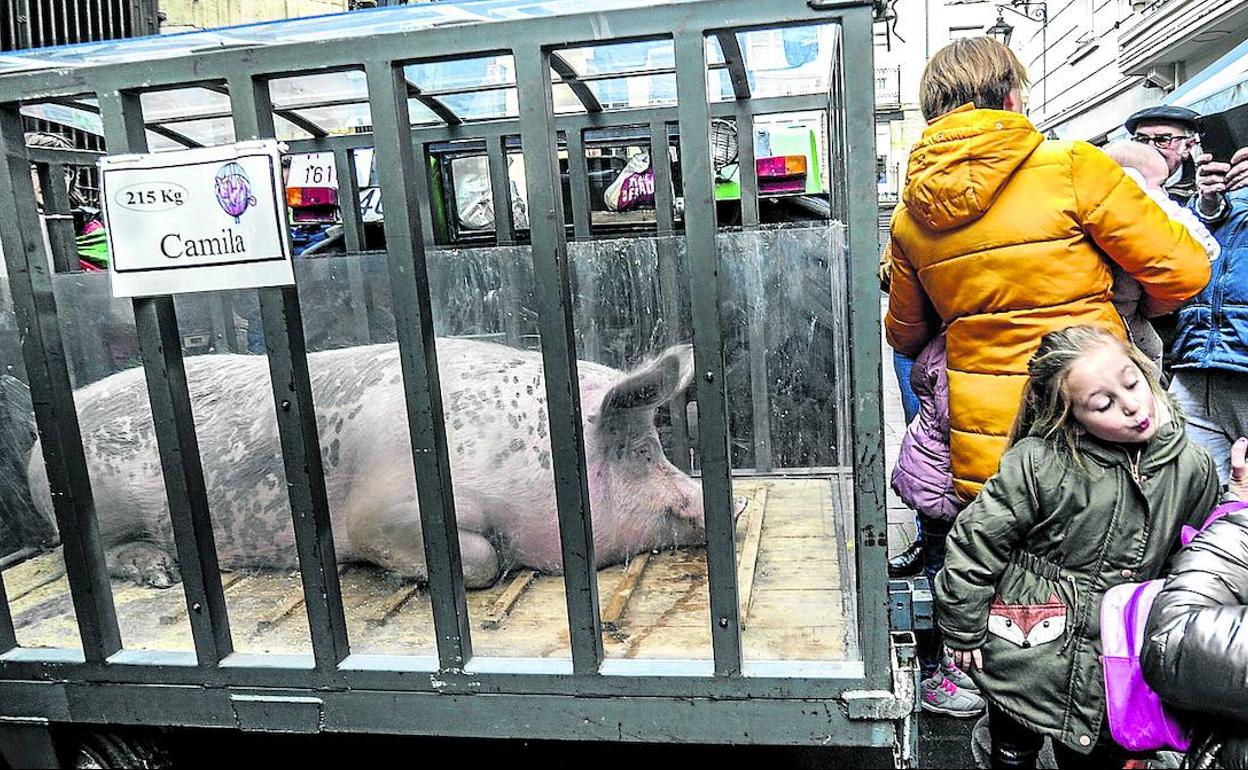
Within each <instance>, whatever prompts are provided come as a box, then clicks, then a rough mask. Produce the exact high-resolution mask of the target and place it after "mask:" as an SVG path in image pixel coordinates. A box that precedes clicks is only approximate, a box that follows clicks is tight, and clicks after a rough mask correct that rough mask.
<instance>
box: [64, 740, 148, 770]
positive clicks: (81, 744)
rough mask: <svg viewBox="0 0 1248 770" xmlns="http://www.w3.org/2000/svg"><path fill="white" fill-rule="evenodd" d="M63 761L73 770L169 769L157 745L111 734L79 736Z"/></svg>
mask: <svg viewBox="0 0 1248 770" xmlns="http://www.w3.org/2000/svg"><path fill="white" fill-rule="evenodd" d="M67 759H68V760H69V761H70V763H71V766H72V767H75V768H141V769H142V770H157V769H159V768H168V767H173V762H172V760H171V759H170V757H169V755H168V754H167V753H166V752H165V750H164V748H163V747H162V746H161V745H160V743H159V741H156V740H153V739H151V738H148V737H146V736H144V737H140V736H129V735H121V734H118V733H113V732H84V733H79V734H78V736H77V740H76V742H75V745H74V749H73V752H72V753H71V754H70V755H69V756H68V757H67Z"/></svg>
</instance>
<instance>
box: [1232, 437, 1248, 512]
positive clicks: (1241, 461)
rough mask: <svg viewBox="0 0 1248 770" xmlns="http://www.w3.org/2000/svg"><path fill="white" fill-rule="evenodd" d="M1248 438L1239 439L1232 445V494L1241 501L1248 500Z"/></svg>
mask: <svg viewBox="0 0 1248 770" xmlns="http://www.w3.org/2000/svg"><path fill="white" fill-rule="evenodd" d="M1245 455H1248V438H1239V439H1237V440H1236V441H1235V443H1234V444H1232V445H1231V484H1230V490H1229V491H1230V493H1231V494H1232V495H1234V496H1235V497H1236V498H1237V499H1239V500H1248V461H1246V460H1245Z"/></svg>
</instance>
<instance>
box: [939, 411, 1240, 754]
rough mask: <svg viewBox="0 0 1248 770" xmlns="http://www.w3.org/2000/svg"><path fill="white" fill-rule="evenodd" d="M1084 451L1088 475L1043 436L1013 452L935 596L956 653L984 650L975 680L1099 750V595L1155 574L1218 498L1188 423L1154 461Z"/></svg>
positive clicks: (1032, 719)
mask: <svg viewBox="0 0 1248 770" xmlns="http://www.w3.org/2000/svg"><path fill="white" fill-rule="evenodd" d="M1079 449H1080V453H1081V456H1082V458H1083V466H1082V467H1081V466H1080V465H1079V464H1078V463H1076V462H1075V460H1074V459H1072V458H1071V457H1070V456H1069V454H1068V453H1066V452H1063V451H1062V450H1061V449H1059V448H1058V446H1057V445H1056V444H1055V443H1053V442H1049V441H1045V440H1043V439H1041V438H1038V437H1035V436H1030V437H1027V438H1025V439H1023V440H1022V441H1019V442H1018V443H1017V444H1016V445H1015V446H1013V447H1012V448H1011V449H1010V450H1009V451H1008V452H1006V454H1005V456H1004V457H1003V458H1002V460H1001V467H1000V470H999V471H998V472H997V475H996V476H994V477H992V478H991V479H990V480H989V481H988V483H987V485H986V486H985V487H984V489H983V491H982V492H981V493H980V494H979V496H978V497H977V498H976V499H975V501H974V502H973V503H971V505H970V506H969V507H968V508H967V509H966V510H964V511H963V512H962V513H961V514H960V515H959V516H958V519H957V521H956V522H955V524H954V527H953V531H952V532H951V533H950V534H949V539H948V555H947V557H946V561H945V567H944V569H943V570H941V571H940V573H939V574H937V575H936V585H935V594H936V605H937V622H938V624H939V626H940V629H941V630H942V631H943V632H944V634H945V642H946V644H948V646H949V647H951V648H953V649H962V650H966V649H974V648H976V647H980V648H982V651H983V660H984V670H983V671H973V672H971V674H972V676H973V677H974V679H975V681H976V682H977V683H978V684H979V686H980V689H981V691H982V692H983V694H984V696H985V697H986V698H987V699H988V700H989V701H991V702H992V703H993V704H994V705H996V706H998V707H1000V708H1001V709H1002V710H1003V711H1005V712H1006V713H1008V714H1009V715H1010V716H1012V717H1014V718H1015V719H1017V720H1018V722H1020V723H1021V724H1023V725H1024V726H1026V727H1028V728H1030V729H1032V730H1035V731H1036V732H1039V733H1041V734H1044V735H1049V736H1051V737H1052V738H1053V739H1054V740H1057V741H1060V742H1062V743H1063V744H1065V745H1066V746H1069V747H1071V748H1072V749H1075V750H1082V751H1090V750H1091V748H1092V747H1093V746H1094V745H1095V744H1096V742H1097V738H1098V737H1099V735H1100V731H1101V728H1102V725H1103V724H1104V722H1105V682H1104V674H1103V672H1102V671H1101V666H1100V659H1099V658H1100V653H1101V641H1100V628H1099V619H1100V607H1101V598H1102V597H1103V596H1104V594H1105V591H1106V589H1108V588H1109V587H1110V586H1113V585H1117V584H1119V583H1124V582H1131V581H1139V580H1150V579H1152V578H1155V577H1157V576H1158V575H1159V574H1160V573H1161V571H1162V567H1163V565H1164V563H1165V562H1166V560H1167V558H1168V557H1169V556H1170V555H1171V554H1172V553H1173V552H1174V551H1175V550H1177V548H1178V545H1179V543H1178V539H1179V529H1180V527H1181V526H1182V525H1183V524H1191V525H1193V526H1199V525H1200V524H1201V523H1203V521H1204V519H1205V517H1206V516H1207V515H1208V513H1209V511H1210V510H1211V509H1212V508H1213V507H1214V505H1215V504H1216V503H1217V500H1218V494H1219V489H1220V487H1219V484H1218V476H1217V472H1216V470H1215V468H1214V464H1213V461H1212V459H1210V457H1209V454H1208V453H1207V452H1205V450H1204V449H1202V448H1200V447H1199V446H1197V445H1196V444H1194V443H1191V442H1189V441H1188V440H1187V437H1186V436H1185V435H1184V433H1183V422H1182V420H1181V419H1180V418H1178V417H1175V418H1173V419H1171V420H1168V421H1167V422H1166V423H1165V424H1163V425H1162V426H1161V427H1160V428H1159V429H1158V430H1157V433H1156V434H1155V435H1154V437H1153V438H1152V439H1151V440H1150V441H1149V442H1148V444H1147V445H1145V446H1144V447H1143V449H1142V452H1140V450H1139V449H1137V448H1133V449H1131V450H1128V449H1126V448H1124V447H1123V446H1122V445H1111V444H1107V443H1102V442H1100V441H1097V440H1096V439H1093V438H1091V437H1086V436H1085V437H1083V438H1082V439H1081V440H1080V446H1079ZM1137 452H1139V456H1138V457H1137V456H1136V454H1137Z"/></svg>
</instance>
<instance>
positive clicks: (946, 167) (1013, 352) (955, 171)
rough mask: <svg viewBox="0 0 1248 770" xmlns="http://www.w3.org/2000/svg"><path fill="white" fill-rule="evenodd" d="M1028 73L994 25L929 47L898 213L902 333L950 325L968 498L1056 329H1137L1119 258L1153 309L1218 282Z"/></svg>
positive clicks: (893, 299)
mask: <svg viewBox="0 0 1248 770" xmlns="http://www.w3.org/2000/svg"><path fill="white" fill-rule="evenodd" d="M1026 83H1027V78H1026V72H1025V71H1024V69H1023V67H1022V65H1021V64H1020V63H1019V61H1018V59H1017V57H1015V55H1014V54H1013V52H1011V51H1010V50H1009V49H1008V48H1006V47H1005V46H1003V45H1001V44H1000V43H999V42H997V41H995V40H993V39H991V38H986V37H981V38H967V39H962V40H956V41H954V42H953V43H951V44H950V45H948V46H946V47H945V48H943V49H941V50H940V51H938V52H937V53H936V54H935V55H934V56H933V57H932V59H931V61H930V62H928V65H927V68H926V70H925V71H924V73H923V77H922V79H921V80H920V85H919V91H920V100H921V102H922V106H923V113H924V115H925V117H927V119H928V121H929V125H928V127H927V130H926V131H924V133H923V137H922V139H921V140H920V141H919V142H918V144H916V145H915V147H914V150H913V151H912V152H911V153H910V161H909V169H908V172H907V182H906V187H905V190H904V192H903V194H902V203H901V204H900V205H899V206H898V207H897V210H896V212H895V213H894V216H893V222H892V227H891V232H890V235H891V240H890V249H891V253H892V267H893V274H892V282H891V284H890V290H889V298H888V314H887V316H886V318H885V321H884V326H885V332H886V334H887V338H888V342H889V344H890V345H891V346H892V347H893V349H894V350H897V351H899V352H901V353H903V354H905V355H911V356H917V355H918V354H919V352H920V351H922V350H923V348H924V347H925V346H926V345H927V343H928V342H929V341H930V340H931V339H932V338H933V337H934V336H936V334H937V332H938V330H939V329H940V328H941V327H942V326H946V327H947V329H948V332H947V334H948V337H947V346H948V373H949V425H950V453H951V463H952V469H953V475H954V485H955V490H956V491H957V493H958V495H959V497H960V498H961V499H963V500H970V499H972V498H974V496H975V495H976V494H977V493H978V492H979V490H980V488H981V487H982V485H983V483H984V482H985V481H986V480H987V479H988V478H989V477H991V476H992V475H993V474H994V473H995V472H996V470H997V463H998V462H999V460H1000V458H1001V454H1002V453H1003V452H1004V451H1005V448H1006V446H1007V444H1008V440H1009V430H1010V425H1011V424H1012V423H1013V421H1014V416H1015V414H1016V412H1017V410H1018V403H1019V396H1020V395H1021V393H1022V389H1023V386H1024V384H1025V383H1026V380H1027V376H1026V372H1027V360H1028V359H1029V358H1030V357H1031V354H1032V352H1034V351H1035V349H1036V346H1038V345H1039V343H1040V338H1041V337H1043V336H1044V334H1045V333H1046V332H1049V331H1052V330H1054V329H1061V328H1064V327H1066V326H1070V325H1073V324H1091V325H1096V326H1100V327H1102V328H1105V329H1108V330H1110V332H1111V333H1112V334H1115V335H1117V336H1120V337H1123V338H1125V337H1126V330H1125V328H1124V327H1123V324H1122V319H1121V318H1120V317H1119V316H1118V313H1117V311H1115V310H1114V306H1113V304H1112V303H1111V301H1110V300H1111V292H1110V289H1111V286H1112V275H1111V272H1110V267H1109V264H1110V262H1116V263H1118V264H1120V265H1122V267H1123V268H1124V269H1126V271H1127V272H1128V273H1129V274H1131V276H1132V277H1134V278H1135V279H1136V280H1138V281H1139V282H1140V284H1141V286H1142V287H1143V288H1144V292H1145V294H1146V295H1147V302H1148V304H1149V307H1150V309H1151V310H1152V311H1153V312H1166V311H1170V310H1173V309H1174V308H1176V307H1178V306H1179V305H1180V304H1181V303H1182V302H1183V301H1184V300H1186V299H1188V298H1189V297H1192V296H1194V295H1195V294H1196V293H1197V292H1199V291H1200V290H1201V289H1202V288H1204V286H1205V284H1206V283H1208V281H1209V273H1210V268H1209V259H1208V257H1207V256H1206V255H1205V251H1204V248H1203V247H1201V245H1200V243H1199V242H1197V241H1196V239H1194V238H1193V237H1192V236H1191V234H1190V233H1189V232H1188V231H1187V228H1185V227H1183V225H1181V224H1179V223H1177V222H1174V221H1172V220H1171V219H1170V218H1169V217H1168V216H1166V214H1165V212H1164V211H1162V210H1161V208H1160V207H1158V206H1157V204H1156V203H1154V202H1153V201H1151V200H1150V199H1149V198H1148V196H1147V195H1145V194H1144V191H1143V190H1141V189H1140V187H1139V185H1137V184H1135V183H1133V182H1131V181H1129V180H1128V179H1127V177H1126V175H1125V174H1124V173H1123V171H1122V168H1121V167H1119V166H1118V165H1117V164H1116V163H1114V162H1113V161H1112V160H1110V159H1109V158H1108V157H1107V156H1106V155H1105V153H1103V152H1101V151H1100V150H1098V149H1096V148H1095V147H1093V146H1091V145H1090V144H1087V143H1085V142H1072V141H1056V140H1046V139H1045V138H1044V136H1043V135H1042V134H1041V133H1040V132H1039V131H1037V130H1036V129H1035V127H1034V126H1032V124H1031V122H1030V121H1029V120H1028V119H1027V118H1026V117H1025V116H1024V115H1023V114H1022V110H1023V95H1022V93H1023V89H1024V88H1025V87H1026Z"/></svg>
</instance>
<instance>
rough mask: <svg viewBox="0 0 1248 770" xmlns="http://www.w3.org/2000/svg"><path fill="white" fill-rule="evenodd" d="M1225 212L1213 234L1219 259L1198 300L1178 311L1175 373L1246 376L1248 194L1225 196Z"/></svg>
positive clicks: (1173, 361) (1238, 192)
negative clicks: (1228, 372) (1219, 247)
mask: <svg viewBox="0 0 1248 770" xmlns="http://www.w3.org/2000/svg"><path fill="white" fill-rule="evenodd" d="M1228 203H1229V204H1230V212H1229V214H1228V215H1227V217H1226V220H1225V221H1223V222H1222V224H1220V225H1218V226H1217V227H1216V228H1215V229H1214V230H1213V234H1214V237H1216V238H1217V239H1218V243H1219V244H1221V245H1222V255H1221V256H1219V257H1218V258H1217V260H1215V261H1214V263H1213V277H1212V278H1210V279H1209V285H1208V286H1206V287H1205V288H1204V290H1203V291H1201V292H1200V294H1198V295H1196V297H1194V298H1193V299H1191V300H1189V301H1188V302H1187V304H1186V305H1184V306H1183V307H1182V308H1181V309H1180V310H1179V321H1178V334H1177V335H1176V336H1175V338H1174V349H1173V353H1174V355H1173V357H1172V359H1173V360H1172V364H1171V365H1172V366H1173V368H1175V369H1229V370H1231V371H1236V372H1245V373H1248V190H1239V191H1236V192H1233V193H1231V194H1230V195H1229V196H1228Z"/></svg>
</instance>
